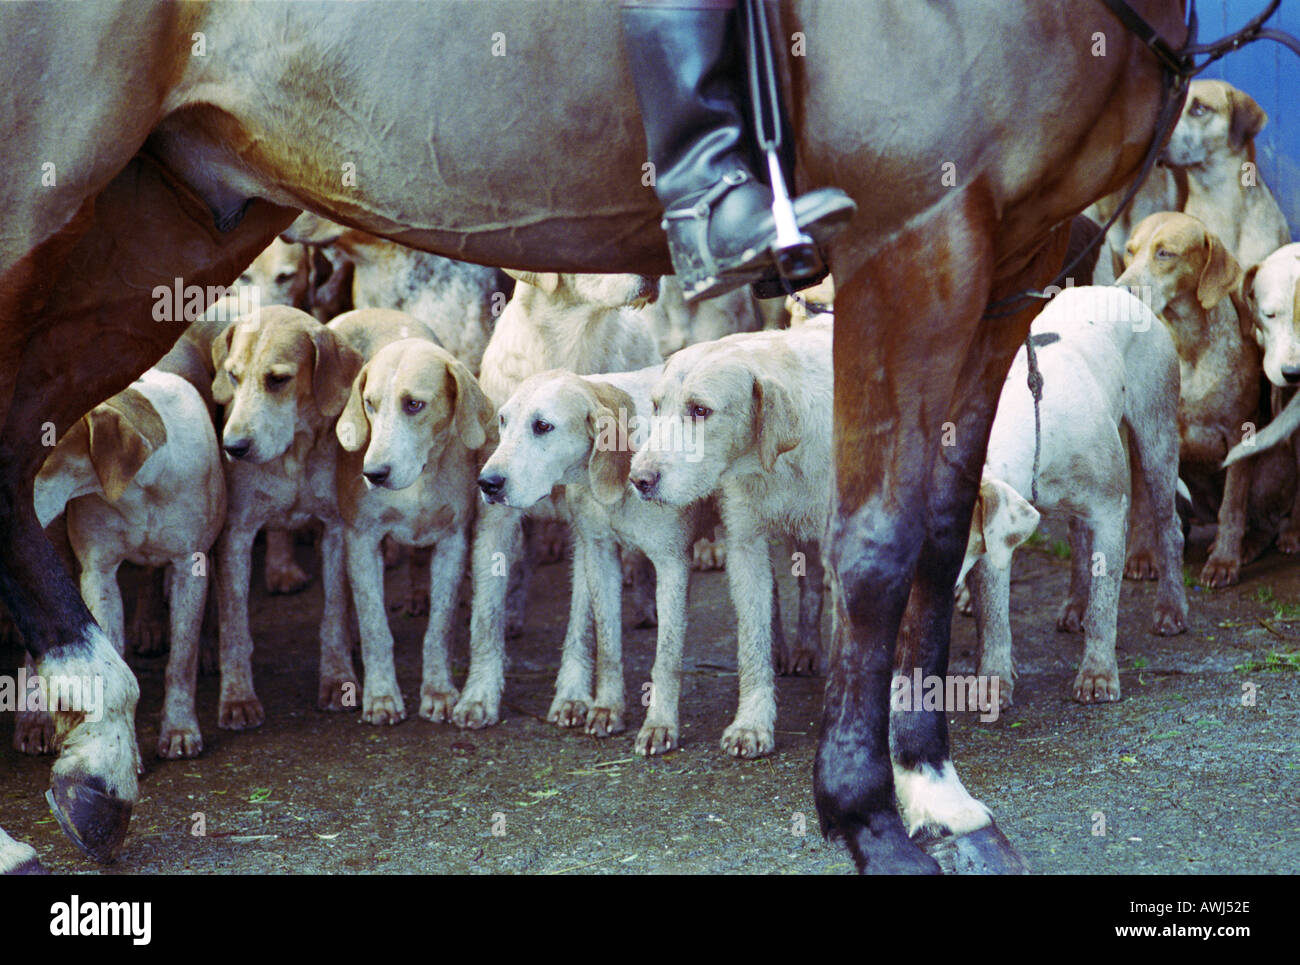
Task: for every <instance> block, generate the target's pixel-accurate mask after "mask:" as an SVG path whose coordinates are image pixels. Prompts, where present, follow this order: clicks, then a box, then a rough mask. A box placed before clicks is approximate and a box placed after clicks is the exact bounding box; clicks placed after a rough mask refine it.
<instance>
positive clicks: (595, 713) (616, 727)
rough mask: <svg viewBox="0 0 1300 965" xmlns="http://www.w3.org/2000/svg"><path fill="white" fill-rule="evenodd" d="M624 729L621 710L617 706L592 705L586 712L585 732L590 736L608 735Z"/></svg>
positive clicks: (625, 726) (625, 727) (618, 732)
mask: <svg viewBox="0 0 1300 965" xmlns="http://www.w3.org/2000/svg"><path fill="white" fill-rule="evenodd" d="M626 729H627V725H626V724H625V723H623V711H622V710H621V709H620V708H618V707H593V708H591V710H589V711H588V712H587V733H588V734H590V735H591V736H592V737H610V736H612V735H614V734H621V733H623V731H624V730H626Z"/></svg>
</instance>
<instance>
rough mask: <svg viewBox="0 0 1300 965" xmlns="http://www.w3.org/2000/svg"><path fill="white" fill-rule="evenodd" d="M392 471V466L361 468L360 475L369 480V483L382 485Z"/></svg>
mask: <svg viewBox="0 0 1300 965" xmlns="http://www.w3.org/2000/svg"><path fill="white" fill-rule="evenodd" d="M392 471H393V467H392V466H380V467H379V468H378V469H363V470H362V472H361V475H363V476H365V477H366V478H367V479H369V480H370V485H372V486H382V485H383V484H384V481H385V480H387V479H388V476H389V473H391V472H392Z"/></svg>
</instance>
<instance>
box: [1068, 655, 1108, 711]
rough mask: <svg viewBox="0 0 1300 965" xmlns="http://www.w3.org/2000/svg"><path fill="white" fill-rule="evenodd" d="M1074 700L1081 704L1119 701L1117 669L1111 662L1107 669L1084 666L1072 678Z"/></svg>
mask: <svg viewBox="0 0 1300 965" xmlns="http://www.w3.org/2000/svg"><path fill="white" fill-rule="evenodd" d="M1074 699H1075V700H1077V701H1078V702H1079V703H1081V704H1104V703H1108V702H1110V701H1112V700H1119V667H1118V666H1117V665H1116V664H1115V662H1114V661H1113V660H1112V661H1111V663H1110V666H1108V667H1090V666H1087V665H1086V664H1085V666H1083V667H1081V668H1080V669H1079V675H1078V676H1077V677H1075V678H1074Z"/></svg>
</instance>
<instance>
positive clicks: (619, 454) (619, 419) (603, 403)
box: [586, 382, 636, 503]
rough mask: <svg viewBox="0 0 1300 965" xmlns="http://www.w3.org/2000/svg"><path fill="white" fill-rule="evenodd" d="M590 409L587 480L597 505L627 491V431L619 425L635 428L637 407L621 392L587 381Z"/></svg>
mask: <svg viewBox="0 0 1300 965" xmlns="http://www.w3.org/2000/svg"><path fill="white" fill-rule="evenodd" d="M586 386H587V388H588V389H589V390H590V392H591V406H590V408H588V409H587V432H588V433H589V434H590V435H591V457H590V458H589V459H588V460H587V481H588V484H589V485H590V486H591V493H592V495H593V496H595V497H596V499H597V501H598V502H602V503H612V502H616V501H617V500H618V498H619V497H620V496H622V495H623V491H624V490H625V489H626V488H627V477H628V473H629V472H631V470H632V455H633V453H632V446H631V443H630V441H629V440H630V436H631V433H630V431H627V430H624V431H620V426H631V425H635V424H636V423H635V416H636V404H635V403H634V402H633V401H632V397H631V396H630V395H628V394H627V393H626V392H624V391H623V390H622V389H616V388H614V386H612V385H609V384H608V383H605V382H587V383H586Z"/></svg>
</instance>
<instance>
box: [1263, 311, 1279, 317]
mask: <svg viewBox="0 0 1300 965" xmlns="http://www.w3.org/2000/svg"><path fill="white" fill-rule="evenodd" d="M1263 315H1264V317H1265V318H1277V312H1264V313H1263Z"/></svg>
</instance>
